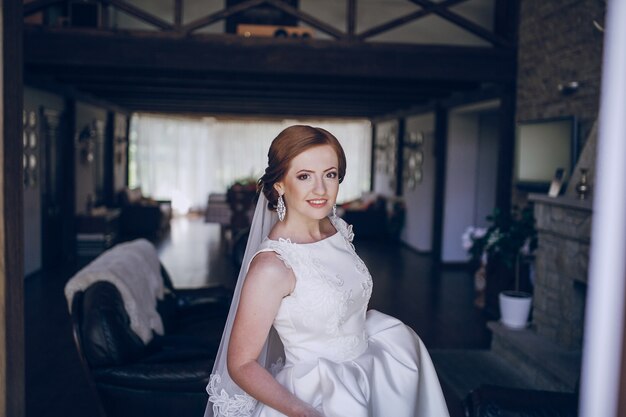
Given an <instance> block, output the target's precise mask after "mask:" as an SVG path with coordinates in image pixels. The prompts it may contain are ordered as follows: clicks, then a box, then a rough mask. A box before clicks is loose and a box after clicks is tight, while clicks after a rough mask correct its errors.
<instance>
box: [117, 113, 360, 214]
mask: <svg viewBox="0 0 626 417" xmlns="http://www.w3.org/2000/svg"><path fill="white" fill-rule="evenodd" d="M293 124H308V125H311V126H318V127H322V128H324V129H326V130H328V131H329V132H331V133H332V134H334V135H335V136H336V137H337V139H339V142H341V145H342V146H343V148H344V151H345V153H346V158H347V160H348V167H347V172H346V178H345V180H344V182H343V183H342V185H341V187H340V193H339V201H340V202H341V201H348V200H352V199H354V198H358V197H359V196H360V195H361V193H363V192H364V191H368V190H369V188H370V159H371V143H372V138H371V124H370V122H369V121H368V120H361V119H359V120H293V119H285V120H249V119H228V120H224V119H215V118H195V119H193V118H181V117H174V116H157V115H152V114H142V113H137V114H134V115H133V117H132V120H131V127H130V130H131V132H130V149H129V156H130V161H129V186H130V187H137V186H141V188H142V191H143V193H144V195H147V196H151V197H153V198H156V199H170V200H172V205H173V207H174V209H175V210H176V211H177V212H180V213H186V212H187V211H189V210H190V209H201V208H203V207H204V206H205V205H206V202H207V198H208V195H209V194H210V193H224V192H226V189H227V188H228V187H229V186H230V185H231V184H232V183H233V182H234V181H236V180H238V179H242V178H245V177H253V178H255V179H256V178H259V177H260V176H261V175H262V174H263V171H264V169H265V167H266V165H267V151H268V149H269V146H270V143H271V141H272V139H274V138H275V137H276V135H278V133H279V132H280V131H281V130H283V129H284V128H286V127H287V126H291V125H293Z"/></svg>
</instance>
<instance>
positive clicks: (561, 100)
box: [517, 0, 605, 147]
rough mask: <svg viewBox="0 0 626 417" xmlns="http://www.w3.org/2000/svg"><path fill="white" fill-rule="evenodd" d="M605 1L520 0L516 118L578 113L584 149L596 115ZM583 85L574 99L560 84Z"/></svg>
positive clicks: (581, 141) (537, 117)
mask: <svg viewBox="0 0 626 417" xmlns="http://www.w3.org/2000/svg"><path fill="white" fill-rule="evenodd" d="M604 9H605V2H604V1H603V0H548V1H546V0H521V2H520V24H519V32H518V33H519V35H518V36H519V49H518V76H517V120H518V121H522V120H532V119H544V118H549V117H557V116H565V115H574V116H576V117H577V118H578V120H579V122H580V131H579V132H580V146H581V147H582V145H583V142H584V140H585V138H586V137H587V133H588V132H589V130H590V128H591V126H592V125H593V121H594V120H595V119H596V117H597V113H598V105H599V92H600V78H601V64H602V39H603V33H602V32H600V31H599V30H597V29H596V28H595V27H594V25H593V20H594V19H595V20H596V21H598V22H599V23H600V24H603V21H604ZM569 81H578V82H579V83H580V88H579V90H578V91H577V92H575V93H573V94H570V95H563V94H562V93H561V92H559V90H558V85H559V83H564V82H569Z"/></svg>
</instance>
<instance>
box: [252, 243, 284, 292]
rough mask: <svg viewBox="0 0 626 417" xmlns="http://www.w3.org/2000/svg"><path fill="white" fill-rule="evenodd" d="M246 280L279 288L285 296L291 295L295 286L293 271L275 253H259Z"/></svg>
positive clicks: (253, 260)
mask: <svg viewBox="0 0 626 417" xmlns="http://www.w3.org/2000/svg"><path fill="white" fill-rule="evenodd" d="M246 280H253V281H255V282H256V283H257V284H261V285H264V286H265V285H267V286H272V287H277V288H278V289H281V290H284V292H285V295H288V294H289V293H291V291H292V290H293V287H294V284H295V276H294V274H293V271H292V270H291V269H290V268H288V267H287V265H285V263H284V262H283V261H282V260H281V259H280V257H279V256H278V254H277V253H276V252H273V251H268V252H261V253H258V254H257V255H256V256H255V257H254V258H253V259H252V262H250V268H249V269H248V275H247V277H246Z"/></svg>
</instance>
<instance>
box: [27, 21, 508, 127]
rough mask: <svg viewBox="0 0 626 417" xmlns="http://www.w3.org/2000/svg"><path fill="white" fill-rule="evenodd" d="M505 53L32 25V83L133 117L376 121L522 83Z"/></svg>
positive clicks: (29, 48)
mask: <svg viewBox="0 0 626 417" xmlns="http://www.w3.org/2000/svg"><path fill="white" fill-rule="evenodd" d="M512 54H513V51H512V50H510V49H504V48H476V47H471V48H470V47H441V46H415V45H399V44H371V43H363V42H361V43H351V42H338V41H322V40H311V39H309V40H302V39H273V38H269V39H263V38H254V39H253V38H250V39H246V38H242V37H238V36H235V35H212V36H209V35H204V36H200V35H196V36H193V37H191V36H187V37H182V36H180V35H175V34H167V33H163V32H162V33H144V34H138V33H126V34H124V33H112V32H104V31H96V30H76V29H52V28H46V27H41V26H33V27H31V26H26V27H25V36H24V62H25V82H26V83H27V84H31V85H35V86H40V87H51V86H53V88H57V89H62V90H65V91H72V92H75V93H77V94H78V95H79V96H80V95H86V96H91V97H94V98H96V99H99V100H103V101H107V102H110V103H112V104H114V105H117V106H119V107H121V108H123V109H125V110H128V111H152V112H163V113H202V114H237V115H283V116H284V115H293V116H338V117H352V116H356V117H376V116H381V115H385V114H389V113H393V112H396V111H399V110H404V109H408V108H410V107H413V106H419V105H423V104H425V103H428V102H429V101H432V100H434V99H440V98H446V97H449V96H450V95H452V94H454V93H458V92H462V91H469V90H477V89H480V88H481V87H482V86H484V85H486V84H507V83H510V82H512V80H513V79H514V76H515V74H514V57H513V56H512Z"/></svg>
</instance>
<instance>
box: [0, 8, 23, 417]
mask: <svg viewBox="0 0 626 417" xmlns="http://www.w3.org/2000/svg"><path fill="white" fill-rule="evenodd" d="M0 4H1V5H2V7H0V17H1V18H0V33H2V55H1V58H0V65H2V78H1V80H0V111H2V114H1V115H0V143H1V144H2V157H1V158H0V183H1V184H2V188H1V190H2V191H1V193H0V219H1V221H0V249H1V250H0V318H1V320H2V323H0V415H2V416H11V417H22V416H24V408H25V407H24V398H25V395H24V265H23V258H24V253H23V251H24V249H23V248H24V242H23V226H22V223H23V220H22V211H23V200H22V198H23V197H22V169H23V168H22V108H23V88H22V21H23V17H22V2H21V1H14V0H0Z"/></svg>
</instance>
